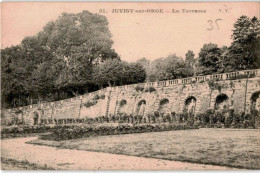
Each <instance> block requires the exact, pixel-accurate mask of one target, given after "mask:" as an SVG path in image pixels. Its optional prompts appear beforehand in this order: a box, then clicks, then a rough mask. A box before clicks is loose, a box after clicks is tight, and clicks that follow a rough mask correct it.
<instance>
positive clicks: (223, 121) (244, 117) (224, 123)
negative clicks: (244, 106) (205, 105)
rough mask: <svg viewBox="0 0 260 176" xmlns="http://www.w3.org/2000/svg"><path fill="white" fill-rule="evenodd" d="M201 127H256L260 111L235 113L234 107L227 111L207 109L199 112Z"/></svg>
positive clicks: (198, 117) (197, 117)
mask: <svg viewBox="0 0 260 176" xmlns="http://www.w3.org/2000/svg"><path fill="white" fill-rule="evenodd" d="M196 119H198V120H199V121H200V124H199V125H200V126H201V127H207V128H221V127H225V128H255V127H256V124H255V121H258V120H259V112H258V111H256V110H255V111H252V112H251V113H250V114H245V113H234V110H233V109H230V110H225V111H215V110H207V111H206V112H205V113H201V114H197V116H196Z"/></svg>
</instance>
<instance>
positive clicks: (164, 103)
mask: <svg viewBox="0 0 260 176" xmlns="http://www.w3.org/2000/svg"><path fill="white" fill-rule="evenodd" d="M159 112H160V113H164V114H165V113H170V110H169V100H168V99H167V98H164V99H162V100H161V101H160V104H159Z"/></svg>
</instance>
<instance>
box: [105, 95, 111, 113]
mask: <svg viewBox="0 0 260 176" xmlns="http://www.w3.org/2000/svg"><path fill="white" fill-rule="evenodd" d="M110 100H111V90H110V91H109V94H108V97H107V106H106V117H107V116H108V113H109V105H110Z"/></svg>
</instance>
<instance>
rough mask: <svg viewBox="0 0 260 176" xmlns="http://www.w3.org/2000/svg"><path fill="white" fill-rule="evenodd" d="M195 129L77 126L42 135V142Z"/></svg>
mask: <svg viewBox="0 0 260 176" xmlns="http://www.w3.org/2000/svg"><path fill="white" fill-rule="evenodd" d="M186 129H196V127H193V126H189V125H187V124H181V125H175V124H160V125H158V124H156V125H152V124H143V125H129V124H127V125H118V126H86V125H80V126H79V125H77V126H70V127H61V128H59V129H57V130H54V132H53V133H52V134H48V135H42V136H40V139H43V140H55V141H60V140H69V139H77V138H86V137H91V136H104V135H119V134H131V133H145V132H159V131H172V130H186Z"/></svg>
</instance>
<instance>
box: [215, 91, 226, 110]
mask: <svg viewBox="0 0 260 176" xmlns="http://www.w3.org/2000/svg"><path fill="white" fill-rule="evenodd" d="M225 109H229V97H228V96H227V95H226V94H219V95H218V96H217V97H216V100H215V110H225Z"/></svg>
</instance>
